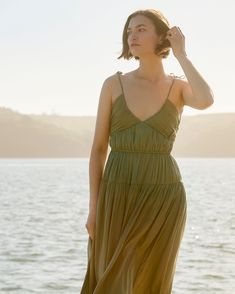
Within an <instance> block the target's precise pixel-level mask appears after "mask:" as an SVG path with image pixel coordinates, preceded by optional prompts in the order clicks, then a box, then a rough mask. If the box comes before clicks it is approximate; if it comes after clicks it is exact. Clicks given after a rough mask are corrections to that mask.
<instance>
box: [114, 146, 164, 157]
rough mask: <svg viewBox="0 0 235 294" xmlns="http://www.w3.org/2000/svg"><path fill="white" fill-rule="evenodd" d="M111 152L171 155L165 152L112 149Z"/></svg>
mask: <svg viewBox="0 0 235 294" xmlns="http://www.w3.org/2000/svg"><path fill="white" fill-rule="evenodd" d="M111 152H129V153H146V154H164V155H170V153H169V152H164V151H147V150H130V149H119V148H111Z"/></svg>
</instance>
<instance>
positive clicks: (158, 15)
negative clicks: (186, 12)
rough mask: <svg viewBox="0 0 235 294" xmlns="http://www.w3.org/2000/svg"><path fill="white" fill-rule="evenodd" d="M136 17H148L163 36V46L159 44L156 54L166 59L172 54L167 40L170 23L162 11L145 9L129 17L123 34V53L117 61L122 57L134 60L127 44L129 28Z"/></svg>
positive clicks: (157, 31)
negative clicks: (132, 19)
mask: <svg viewBox="0 0 235 294" xmlns="http://www.w3.org/2000/svg"><path fill="white" fill-rule="evenodd" d="M136 15H144V16H146V17H148V18H149V19H150V20H151V21H152V22H153V24H154V27H155V30H156V33H157V34H158V35H159V36H163V39H164V41H163V42H162V44H158V45H157V46H156V48H155V53H156V54H157V55H159V56H161V57H162V58H166V57H167V56H168V55H169V53H170V47H171V46H170V42H169V40H167V39H165V37H166V33H167V31H168V30H169V29H170V24H169V21H168V20H167V19H166V17H165V16H164V15H163V13H162V12H161V11H159V10H154V9H145V10H137V11H135V12H133V13H132V14H131V15H129V16H128V18H127V21H126V24H125V26H124V29H123V34H122V43H123V48H122V53H121V55H120V56H119V57H118V58H117V59H120V58H122V57H123V58H124V59H127V60H128V59H131V58H133V55H132V54H131V52H130V51H129V46H128V43H127V28H128V25H129V22H130V20H131V18H132V17H134V16H136ZM134 58H135V59H139V57H138V56H134Z"/></svg>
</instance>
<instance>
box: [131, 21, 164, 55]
mask: <svg viewBox="0 0 235 294" xmlns="http://www.w3.org/2000/svg"><path fill="white" fill-rule="evenodd" d="M158 42H159V36H158V35H157V33H156V31H155V27H154V24H153V23H152V21H151V20H150V19H149V18H147V17H146V16H143V15H136V16H134V17H132V18H131V20H130V22H129V25H128V28H127V43H128V46H129V50H130V52H131V54H132V55H133V56H138V57H139V58H140V57H146V56H149V55H155V53H154V49H155V47H156V44H157V43H158ZM132 44H137V45H136V46H135V45H132ZM155 56H156V55H155Z"/></svg>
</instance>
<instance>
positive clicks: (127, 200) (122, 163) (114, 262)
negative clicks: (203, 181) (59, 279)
mask: <svg viewBox="0 0 235 294" xmlns="http://www.w3.org/2000/svg"><path fill="white" fill-rule="evenodd" d="M170 48H172V51H173V54H174V56H175V57H176V58H177V60H178V61H179V63H180V65H181V67H182V69H183V71H184V73H185V75H186V77H187V80H188V81H185V80H182V79H178V78H177V77H175V76H173V75H167V74H166V73H165V71H164V68H163V64H162V59H163V58H166V57H167V56H168V55H169V51H170ZM121 57H124V58H125V59H129V58H133V57H134V58H135V59H136V60H139V67H138V68H137V69H136V70H133V71H131V72H128V73H126V74H124V75H122V74H121V72H117V73H115V74H114V75H112V76H110V77H108V78H107V79H106V80H105V81H104V83H103V86H102V90H101V94H100V101H99V106H98V113H97V121H96V128H95V135H94V141H93V145H92V150H91V156H90V164H89V173H90V202H89V215H88V219H87V223H86V228H87V230H88V234H89V239H88V248H87V249H88V264H87V272H86V275H85V279H84V283H83V286H82V290H81V293H82V294H90V293H94V294H143V293H146V294H151V293H154V294H156V293H158V294H170V293H171V291H172V284H173V276H174V272H175V268H176V259H177V255H178V251H179V246H180V242H181V240H182V236H183V232H184V228H185V223H186V215H187V203H186V193H185V189H184V184H183V182H182V177H181V174H180V171H179V168H178V165H177V162H176V161H175V159H174V158H173V156H172V155H171V154H170V152H171V150H172V147H173V143H174V140H175V137H176V132H177V130H178V128H179V124H180V121H181V115H182V112H183V106H184V105H188V106H190V107H193V108H196V109H205V108H207V107H209V106H210V105H212V104H213V101H214V100H213V93H212V91H211V89H210V87H209V86H208V84H207V83H206V81H205V80H204V79H203V78H202V77H201V75H200V74H199V73H198V71H197V70H196V69H195V67H194V66H193V64H192V63H191V61H190V60H189V58H188V57H187V54H186V51H185V38H184V35H183V33H182V32H181V30H180V28H179V27H176V26H174V27H172V28H170V26H169V22H168V21H167V19H166V18H165V17H164V15H163V14H162V13H161V12H160V11H156V10H152V9H147V10H139V11H136V12H134V13H133V14H131V15H130V16H129V17H128V19H127V21H126V24H125V27H124V31H123V52H122V54H121V55H120V56H119V58H121ZM108 143H109V144H110V147H111V151H110V153H109V156H108V160H107V162H106V165H105V160H106V156H107V147H108ZM104 165H105V169H104Z"/></svg>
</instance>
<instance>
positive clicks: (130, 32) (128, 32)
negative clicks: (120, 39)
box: [127, 29, 145, 35]
mask: <svg viewBox="0 0 235 294" xmlns="http://www.w3.org/2000/svg"><path fill="white" fill-rule="evenodd" d="M140 30H143V31H145V29H139V31H140ZM130 33H131V31H128V32H127V35H129V34H130Z"/></svg>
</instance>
